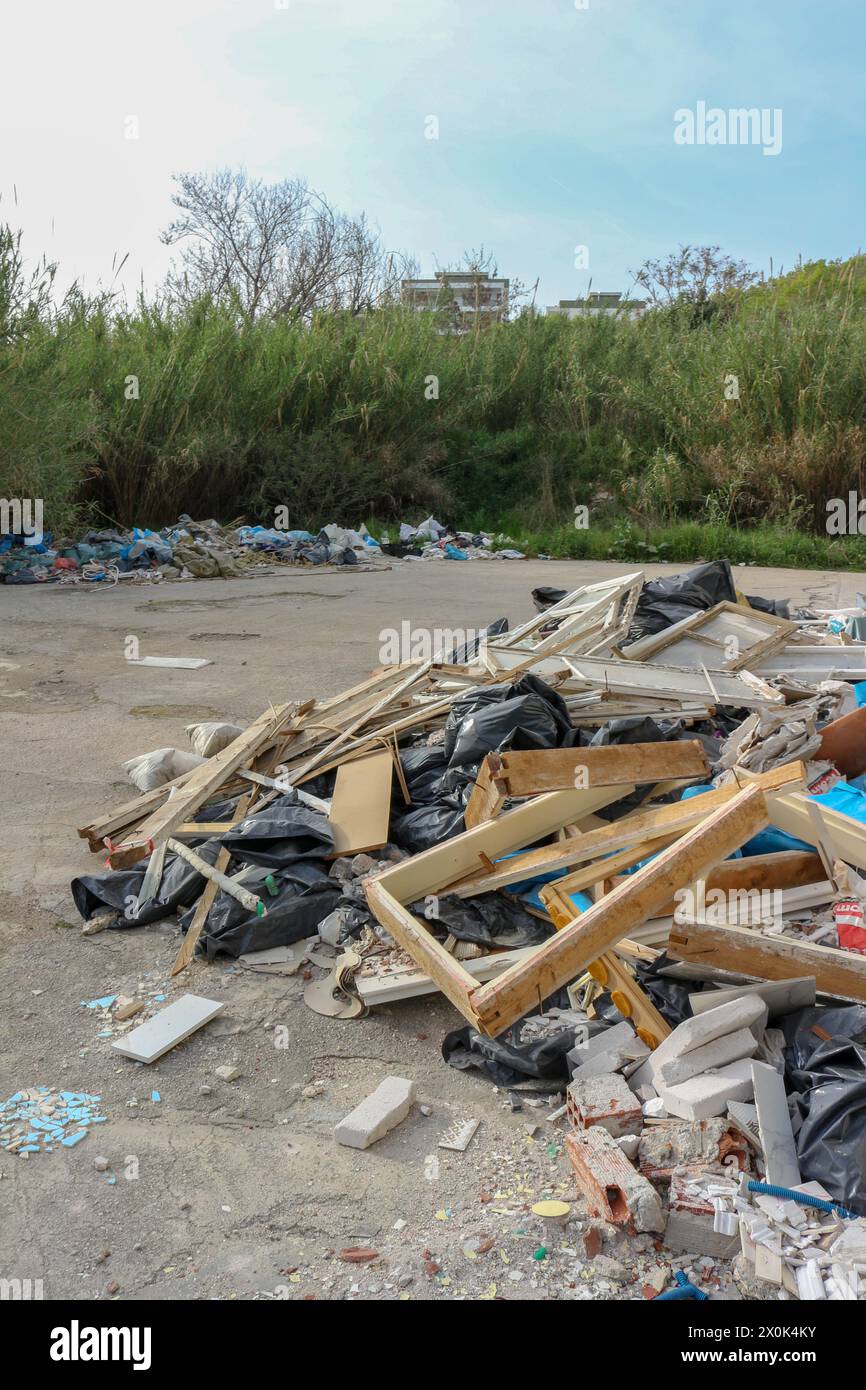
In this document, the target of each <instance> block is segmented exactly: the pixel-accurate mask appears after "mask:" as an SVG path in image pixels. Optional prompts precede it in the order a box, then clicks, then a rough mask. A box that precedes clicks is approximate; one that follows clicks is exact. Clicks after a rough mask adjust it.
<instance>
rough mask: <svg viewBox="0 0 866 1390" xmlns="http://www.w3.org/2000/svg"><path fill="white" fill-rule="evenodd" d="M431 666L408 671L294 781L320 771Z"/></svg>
mask: <svg viewBox="0 0 866 1390" xmlns="http://www.w3.org/2000/svg"><path fill="white" fill-rule="evenodd" d="M432 664H433V663H432V661H427V662H424V663H423V664H422V665H420V666H418V667H416V668H415V669H413V670H410V671H409V673H408V674H407V675H406V676H404V678H403V679H402V680H401V681H400V683H399V685H396V686H395V687H394V689H393V690H389V691H388V692H387V693H386V694H385V695H383V696H382V697H381V699H379V700H377V701H376V703H375V704H374V705H373V707H372V708H371V709H369V710H367V711H366V712H365V713H363V714H361V715H359V716H358V717H357V719H353V720H352V722H351V723H350V724H347V726H346V728H345V729H343V730H342V731H341V732H340V733H339V734H338V735H337V737H336V738H335V739H332V741H331V742H330V743H329V744H327V745H326V746H325V747H324V748H322V749H320V750H319V751H318V752H317V753H314V754H313V755H312V757H310V758H308V759H307V761H306V762H305V763H303V764H302V766H301V767H300V768H298V769H297V771H296V773H295V777H296V780H297V781H299V782H301V781H303V779H304V777H308V776H309V775H310V774H311V772H312V770H313V769H314V768H317V769H319V770H321V767H320V765H321V764H322V763H325V762H327V761H328V759H329V758H332V757H333V755H334V754H335V753H336V752H337V749H339V748H342V746H343V744H344V743H346V742H347V740H348V739H350V738H351V736H352V734H354V733H356V732H357V730H358V729H360V728H361V727H362V725H364V724H366V723H368V722H369V721H370V720H371V719H372V718H373V716H374V715H376V714H379V713H380V711H382V710H385V709H387V708H388V707H389V706H390V705H392V704H393V703H394V701H395V700H396V699H398V698H399V697H400V696H401V695H402V694H403V693H404V691H406V690H409V689H410V687H411V686H413V685H415V684H416V683H417V682H418V681H420V680H421V679H422V678H423V677H424V676H426V674H427V672H428V671H429V670H430V667H431V666H432Z"/></svg>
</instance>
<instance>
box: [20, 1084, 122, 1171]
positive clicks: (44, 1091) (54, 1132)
mask: <svg viewBox="0 0 866 1390" xmlns="http://www.w3.org/2000/svg"><path fill="white" fill-rule="evenodd" d="M101 1099H102V1097H101V1096H92V1095H88V1094H87V1093H86V1092H85V1091H53V1090H51V1089H49V1087H47V1086H37V1087H32V1088H31V1089H30V1090H26V1091H16V1093H15V1095H14V1096H10V1097H9V1099H8V1100H5V1101H2V1102H0V1147H2V1148H4V1149H6V1150H7V1152H8V1153H12V1154H18V1155H19V1156H20V1157H22V1158H23V1157H26V1156H27V1155H28V1154H31V1153H40V1152H43V1153H51V1152H52V1151H53V1149H54V1147H55V1146H56V1145H57V1144H61V1145H62V1146H63V1147H64V1148H73V1147H74V1146H75V1145H76V1144H78V1143H80V1142H81V1140H82V1139H85V1138H86V1137H87V1134H88V1128H89V1126H90V1125H95V1124H102V1123H104V1121H105V1118H106V1117H105V1116H104V1115H100V1114H98V1113H97V1110H96V1108H97V1107H98V1106H99V1103H100V1101H101Z"/></svg>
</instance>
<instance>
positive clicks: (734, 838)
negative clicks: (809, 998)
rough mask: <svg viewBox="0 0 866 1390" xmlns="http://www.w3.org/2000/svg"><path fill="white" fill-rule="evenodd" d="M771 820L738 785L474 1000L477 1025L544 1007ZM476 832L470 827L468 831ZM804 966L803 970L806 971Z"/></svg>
mask: <svg viewBox="0 0 866 1390" xmlns="http://www.w3.org/2000/svg"><path fill="white" fill-rule="evenodd" d="M766 824H767V806H766V802H765V800H764V794H763V792H762V791H761V789H760V788H759V787H757V786H750V787H748V788H746V789H745V790H744V791H740V792H738V793H737V795H736V796H735V797H734V799H733V800H732V801H729V802H727V803H726V804H724V805H723V806H722V807H721V808H720V809H718V810H716V811H714V812H713V813H712V814H711V815H710V816H708V817H707V818H706V819H705V820H704V821H703V822H702V823H701V824H700V825H697V826H695V827H694V828H693V829H692V830H690V831H689V832H688V833H687V834H686V835H684V836H683V837H682V839H679V840H677V841H676V843H675V844H673V845H671V846H670V847H669V848H668V849H666V850H663V851H662V853H661V854H660V855H659V856H658V857H657V858H656V859H653V860H651V861H650V863H649V864H646V865H644V867H643V868H642V869H639V870H638V872H637V873H635V874H633V875H632V877H631V882H629V883H624V884H622V885H621V886H620V887H619V888H616V889H614V891H613V892H612V893H609V894H607V896H605V897H603V898H601V899H600V900H599V901H598V902H596V903H594V904H593V906H592V907H591V908H589V909H588V911H587V912H584V913H583V914H581V916H579V917H577V918H576V919H575V920H574V921H573V922H572V923H570V925H569V926H567V927H564V928H563V929H562V930H561V931H558V932H557V933H556V935H555V936H553V937H551V939H550V940H549V941H545V942H544V943H543V944H542V945H541V946H539V947H538V949H537V951H536V952H535V953H534V955H533V956H531V957H530V958H528V959H527V960H526V961H523V962H521V964H520V965H517V966H512V968H511V969H510V970H507V971H506V973H505V974H504V975H503V976H501V978H500V979H498V980H495V981H493V982H491V983H490V984H487V985H483V986H482V987H481V988H480V989H476V990H475V991H474V992H473V994H472V996H471V999H470V1003H471V1006H472V1009H473V1012H474V1014H475V1015H476V1017H477V1018H478V1020H479V1024H478V1026H479V1027H480V1028H481V1030H482V1031H483V1032H485V1033H487V1034H488V1035H489V1036H491V1037H496V1036H498V1034H499V1033H501V1032H503V1031H504V1029H506V1028H509V1027H510V1026H511V1024H512V1023H516V1022H517V1020H518V1019H519V1018H522V1017H523V1015H524V1014H525V1013H528V1012H529V1010H530V1009H532V1008H536V1007H538V1006H539V1005H540V1004H541V1003H542V1002H543V1001H544V1000H545V999H547V998H548V997H549V996H550V995H551V994H553V993H554V991H555V990H557V989H559V988H560V986H561V985H565V984H568V982H569V981H570V980H572V979H574V977H575V976H576V975H579V974H580V973H581V971H583V970H585V969H586V968H587V966H588V965H590V964H591V963H592V962H593V961H594V960H597V959H598V957H599V956H601V955H603V954H604V953H605V951H607V950H609V949H610V948H611V947H612V946H614V945H615V944H616V942H617V941H620V940H622V938H623V937H626V936H628V935H629V932H630V931H631V929H632V928H633V927H635V926H638V925H639V924H641V923H643V922H645V921H646V920H647V919H648V918H649V917H651V916H652V915H653V913H654V912H655V911H657V910H658V909H659V907H661V906H662V904H664V903H666V902H668V901H669V900H670V898H671V897H672V896H673V895H674V894H675V892H676V890H677V889H678V888H681V887H683V886H684V885H686V884H688V883H691V882H692V881H693V880H694V879H695V878H697V877H698V876H699V875H700V874H701V873H703V872H705V871H706V870H707V869H709V868H711V867H712V865H713V864H715V863H717V862H718V860H720V859H724V858H726V857H727V855H729V854H731V853H732V852H733V851H734V850H735V849H738V848H739V846H740V845H741V844H742V843H743V842H744V841H745V840H748V839H751V837H752V836H753V835H755V834H757V832H758V831H759V830H761V829H763V827H764V826H765V825H766ZM470 833H472V832H470ZM801 973H802V972H801Z"/></svg>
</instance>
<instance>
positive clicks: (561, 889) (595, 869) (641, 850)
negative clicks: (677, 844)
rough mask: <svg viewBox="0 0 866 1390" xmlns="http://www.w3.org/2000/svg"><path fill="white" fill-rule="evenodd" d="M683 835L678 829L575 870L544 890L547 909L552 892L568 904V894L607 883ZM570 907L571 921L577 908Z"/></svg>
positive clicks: (543, 900) (542, 896) (542, 897)
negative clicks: (623, 870) (614, 876)
mask: <svg viewBox="0 0 866 1390" xmlns="http://www.w3.org/2000/svg"><path fill="white" fill-rule="evenodd" d="M680 833H681V832H680V831H679V830H677V831H675V832H674V833H672V834H670V835H662V836H660V837H659V838H658V839H655V840H642V841H641V842H640V843H639V844H636V845H631V846H629V848H628V849H623V850H620V851H619V852H618V853H617V854H612V855H610V856H609V857H608V858H605V859H596V860H594V862H593V863H592V864H587V865H586V866H585V867H584V868H582V869H576V870H575V872H574V873H573V874H566V876H565V878H558V879H557V880H556V881H555V883H549V884H547V885H546V886H545V887H544V888H542V889H541V891H540V893H539V897H540V898H541V901H542V902H543V903H544V905H545V907H546V906H547V900H548V896H549V895H551V894H553V893H556V894H557V895H558V896H559V897H561V898H563V899H564V900H565V901H566V902H568V896H569V894H571V893H584V892H586V890H587V889H588V888H594V887H595V885H596V884H597V883H604V882H605V881H606V880H607V879H608V878H610V877H611V876H612V875H613V874H616V873H619V872H620V870H622V869H630V868H631V867H632V865H634V864H638V863H640V861H641V859H648V858H649V856H650V855H651V854H658V853H659V852H660V851H661V850H663V849H667V847H668V845H670V844H673V842H674V840H678V839H679V837H680ZM569 905H570V906H571V912H570V913H569V921H570V920H571V918H573V917H574V907H573V905H572V904H569Z"/></svg>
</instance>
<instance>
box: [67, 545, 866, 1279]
mask: <svg viewBox="0 0 866 1390" xmlns="http://www.w3.org/2000/svg"><path fill="white" fill-rule="evenodd" d="M755 605H757V606H755ZM536 606H537V608H538V609H539V610H540V611H538V612H537V613H536V616H535V617H534V618H532V619H530V620H529V621H528V622H526V623H523V624H522V625H520V626H519V627H516V628H514V629H512V630H509V629H508V627H507V624H506V623H505V622H504V620H500V621H498V622H496V623H494V624H491V625H490V628H489V629H488V632H489V636H487V637H486V638H481V639H478V640H477V641H476V642H475V643H474V645H472V646H470V648H468V649H467V648H464V649H462V650H461V651H459V652H453V653H450V654H448V659H437V660H429V661H425V662H407V663H404V664H402V665H400V666H393V667H383V668H380V669H378V670H377V671H375V672H374V673H373V674H372V675H371V676H370V678H369V679H368V680H366V681H364V682H362V683H361V684H359V685H357V686H355V687H353V688H352V689H350V690H346V691H344V692H343V693H342V694H340V695H337V696H333V697H331V698H330V699H327V700H317V699H315V698H310V699H308V700H306V701H304V702H301V703H294V704H283V705H278V706H276V707H274V706H271V707H269V708H268V709H267V710H266V711H265V713H263V714H262V715H261V717H260V718H259V719H257V720H256V721H255V722H254V723H253V724H251V725H250V726H249V728H247V729H239V728H238V727H237V726H231V725H225V726H220V725H208V726H191V728H190V731H189V732H190V737H191V740H192V742H193V747H194V748H195V749H196V752H197V754H198V756H197V757H196V759H195V762H194V764H193V765H192V766H189V765H188V764H187V765H185V764H184V763H183V761H182V760H183V758H189V757H190V755H189V754H187V753H182V752H181V750H160V754H161V755H165V754H166V753H167V752H168V753H171V752H172V751H174V752H176V753H177V756H178V758H180V759H181V762H180V763H179V764H178V763H177V762H176V761H173V760H172V758H167V757H165V756H161V757H160V758H159V759H157V760H156V761H155V762H151V763H150V764H148V765H147V775H148V778H149V780H148V781H147V782H145V783H142V782H141V781H139V782H138V785H139V786H140V787H143V790H142V792H141V794H140V795H139V796H137V797H136V798H135V799H133V800H131V801H129V802H127V803H126V804H125V805H123V806H120V807H118V808H117V809H116V810H114V811H112V812H110V813H109V814H107V815H105V816H103V817H102V818H100V819H99V820H96V821H94V822H92V823H91V824H89V825H87V826H86V827H84V828H83V829H82V830H81V831H80V834H81V835H82V836H84V837H85V838H86V839H87V840H88V842H89V844H90V847H91V849H92V850H93V851H94V852H97V853H100V854H103V855H104V854H105V853H106V851H107V864H108V867H107V869H106V870H105V871H103V872H99V873H95V874H92V875H87V874H83V875H80V876H79V877H77V878H76V879H75V880H74V882H73V884H72V894H73V897H74V900H75V903H76V906H77V907H78V909H79V912H80V914H81V916H82V917H83V918H84V920H85V927H84V930H85V931H86V932H93V931H97V930H102V929H106V928H108V929H112V930H125V929H129V928H131V927H135V926H136V925H141V924H144V923H149V922H155V921H158V920H162V919H165V918H166V917H167V916H170V915H173V914H177V915H178V917H179V919H180V921H179V925H180V928H181V930H182V931H183V933H184V934H183V938H182V941H181V944H180V947H179V950H178V954H177V959H176V960H175V963H174V967H173V971H172V974H173V975H174V976H179V975H181V974H182V972H183V971H184V970H185V969H186V968H187V967H188V966H189V964H190V962H191V961H192V960H193V957H194V956H195V955H196V953H197V952H198V953H201V954H203V955H204V956H205V957H207V958H208V959H213V958H214V957H216V956H218V955H220V954H228V955H229V956H232V957H243V958H244V960H245V961H251V962H253V961H260V962H261V964H262V965H263V966H266V965H269V964H271V963H273V962H279V961H280V960H284V961H286V962H290V963H291V964H292V965H293V966H294V967H295V968H297V965H298V964H299V963H300V961H301V960H306V961H307V962H308V964H309V965H310V966H312V967H313V968H314V969H315V971H316V976H315V978H312V979H311V980H310V983H309V984H308V986H307V989H306V993H305V1000H306V1003H307V1005H308V1006H309V1007H310V1008H312V1009H314V1010H316V1011H317V1012H319V1013H323V1014H326V1015H330V1016H333V1017H341V1018H350V1017H359V1016H361V1015H363V1014H364V1013H365V1012H367V1011H368V1010H371V1009H375V1008H377V1007H379V1006H381V1005H383V1004H391V1003H394V1002H396V1001H399V1000H402V999H407V998H414V997H418V996H420V995H424V994H432V993H436V992H441V993H442V994H444V995H445V996H446V997H447V998H448V999H449V1000H450V1001H451V1003H452V1004H453V1005H454V1006H455V1007H456V1009H457V1010H458V1011H459V1012H460V1013H461V1014H462V1015H463V1017H464V1020H465V1025H464V1026H463V1027H461V1028H458V1029H456V1030H454V1031H452V1032H451V1033H449V1034H448V1036H447V1037H446V1038H445V1039H444V1041H443V1045H442V1052H443V1057H444V1058H445V1060H446V1061H447V1062H448V1063H449V1064H450V1065H452V1066H455V1067H458V1068H461V1069H471V1070H474V1071H476V1072H477V1073H478V1074H479V1075H480V1076H481V1077H484V1078H486V1079H487V1080H488V1081H491V1082H493V1083H494V1084H495V1085H497V1086H499V1087H500V1088H501V1089H503V1090H504V1091H506V1092H508V1093H512V1092H515V1093H516V1092H519V1091H520V1090H521V1089H522V1088H529V1089H531V1090H534V1091H536V1092H537V1091H539V1090H540V1091H541V1092H542V1093H544V1094H547V1095H549V1096H550V1097H552V1098H553V1105H554V1109H553V1111H552V1113H551V1115H550V1117H549V1118H550V1119H551V1120H552V1121H554V1122H558V1123H562V1124H563V1125H564V1126H566V1129H567V1137H566V1149H567V1152H568V1156H569V1158H570V1160H571V1164H572V1167H573V1171H574V1177H575V1180H576V1183H577V1188H578V1190H579V1192H580V1194H581V1195H582V1197H583V1199H584V1200H585V1202H586V1203H587V1205H588V1208H589V1211H590V1213H591V1214H592V1215H594V1216H596V1217H598V1218H599V1219H601V1220H604V1221H606V1222H608V1223H609V1224H610V1225H612V1226H613V1227H620V1228H624V1229H628V1230H632V1231H634V1232H637V1233H641V1232H643V1233H649V1234H651V1235H652V1236H653V1237H657V1238H659V1239H661V1240H663V1241H664V1242H665V1244H666V1245H667V1246H668V1247H669V1248H670V1249H672V1250H676V1251H685V1252H688V1254H694V1255H699V1256H702V1257H706V1258H708V1259H709V1260H710V1261H715V1260H719V1259H721V1260H728V1259H730V1258H731V1257H733V1256H736V1260H735V1264H734V1274H735V1278H736V1280H737V1283H738V1286H739V1287H740V1289H741V1291H742V1292H743V1294H744V1296H756V1297H780V1298H800V1299H803V1298H822V1297H826V1298H830V1299H849V1298H857V1297H860V1287H859V1278H860V1275H861V1274H862V1273H863V1270H864V1266H866V1260H864V1258H863V1255H862V1252H861V1247H862V1245H863V1243H864V1242H866V958H864V957H866V931H864V928H863V925H862V923H863V915H864V908H866V880H864V879H863V878H861V877H860V872H864V873H866V777H864V774H866V737H864V732H866V707H861V705H860V698H861V696H862V694H863V687H862V686H860V685H859V684H858V682H859V676H860V674H862V673H863V672H864V671H866V663H864V647H863V646H862V645H860V644H857V643H855V642H853V641H851V639H850V637H849V636H848V634H847V633H845V632H844V631H842V632H840V631H833V630H828V624H827V622H826V616H827V615H821V614H813V615H810V616H805V617H804V616H802V615H800V616H799V617H798V618H797V619H796V620H791V619H790V618H788V617H787V616H785V615H784V614H780V613H779V612H777V611H775V606H774V605H771V604H767V603H766V602H764V601H761V600H754V601H749V600H747V599H746V598H745V597H744V596H743V595H741V594H739V593H738V592H737V591H736V590H735V588H734V585H733V580H732V576H731V571H730V567H729V566H728V565H727V563H726V562H720V563H718V564H715V565H708V566H701V567H699V569H698V570H695V571H692V572H690V573H689V574H687V575H683V576H674V577H672V578H671V579H668V580H663V581H659V582H656V583H653V584H645V583H644V580H643V575H642V574H639V573H637V574H631V575H627V576H625V577H623V578H618V579H609V580H605V581H603V582H602V583H599V584H594V585H587V586H583V587H582V588H580V589H577V590H575V591H574V592H573V593H570V594H566V595H561V596H560V595H556V594H551V593H550V592H549V591H547V592H544V593H539V592H537V593H536ZM145 763H147V760H146V759H145ZM132 765H133V767H134V769H135V772H136V774H137V775H138V776H140V774H141V770H142V762H141V760H140V759H135V760H133V764H132ZM861 784H862V785H861ZM858 871H860V872H858ZM828 919H829V920H828ZM828 927H829V929H828ZM323 966H324V970H323V971H322V967H323ZM309 973H310V974H311V975H312V974H313V969H310V972H309ZM220 1007H221V1005H218V1004H215V1003H214V1002H213V1001H210V1000H207V999H201V998H199V997H197V996H193V995H184V996H182V997H181V998H179V999H177V1000H175V1002H174V1003H172V1004H171V1005H170V1006H169V1007H168V1008H167V1009H164V1010H161V1011H158V1012H155V1013H153V1014H152V1015H151V1016H150V1017H148V1018H147V1020H146V1021H145V1022H144V1023H140V1024H139V1025H138V1026H137V1027H135V1028H133V1029H132V1031H131V1032H129V1033H127V1034H125V1036H124V1037H123V1039H122V1040H119V1041H117V1042H115V1043H113V1044H112V1046H114V1047H116V1048H117V1049H118V1050H119V1051H120V1052H121V1053H122V1055H124V1056H127V1057H131V1058H136V1059H138V1060H140V1061H145V1062H148V1061H152V1060H153V1059H154V1058H155V1057H158V1056H161V1055H162V1054H163V1053H164V1052H165V1051H166V1050H167V1049H168V1048H170V1047H172V1046H173V1045H174V1044H175V1042H177V1041H179V1040H180V1039H181V1038H183V1037H186V1036H188V1035H189V1033H190V1032H191V1031H192V1030H193V1029H195V1028H198V1027H200V1026H203V1025H204V1024H205V1023H207V1021H208V1020H209V1019H210V1018H212V1017H213V1016H214V1013H215V1012H216V1011H217V1010H218V1009H219V1008H220ZM412 1104H413V1091H412V1086H411V1083H409V1082H408V1081H406V1080H404V1079H402V1078H393V1077H392V1078H387V1079H386V1080H384V1081H383V1082H382V1085H381V1086H380V1087H379V1088H378V1091H377V1092H375V1093H374V1095H373V1096H372V1097H370V1098H369V1100H368V1101H367V1102H365V1105H364V1106H362V1107H361V1109H360V1112H358V1113H355V1114H353V1115H350V1116H349V1117H347V1119H346V1120H345V1121H344V1122H343V1124H342V1125H340V1126H338V1132H337V1134H336V1139H337V1141H338V1142H342V1143H349V1144H352V1145H354V1146H355V1147H360V1148H364V1147H367V1145H368V1144H370V1143H374V1142H375V1141H376V1140H377V1139H378V1138H380V1137H381V1135H382V1134H384V1133H385V1132H386V1131H387V1129H389V1128H390V1127H391V1126H392V1125H394V1124H398V1123H400V1122H402V1121H403V1120H404V1118H405V1116H406V1115H407V1113H408V1112H409V1110H410V1108H411V1106H412ZM470 1128H471V1127H470ZM475 1128H477V1126H475ZM474 1132H475V1130H474V1128H472V1129H471V1133H470V1132H468V1131H467V1133H466V1134H461V1135H460V1136H457V1139H458V1140H459V1142H460V1143H462V1144H463V1147H465V1146H466V1144H468V1143H469V1142H471V1140H472V1138H473V1135H474ZM561 1205H562V1204H561ZM547 1216H548V1218H549V1219H550V1220H553V1219H554V1218H553V1215H552V1214H550V1213H548V1214H547ZM690 1289H691V1290H692V1292H691V1293H689V1290H690ZM654 1293H659V1290H655V1291H654ZM697 1293H699V1291H695V1290H694V1289H693V1287H692V1285H691V1284H688V1281H686V1287H685V1288H684V1289H682V1290H680V1292H677V1291H676V1290H673V1291H671V1295H670V1296H676V1297H681V1296H682V1297H686V1296H696V1294H697ZM661 1296H668V1295H661Z"/></svg>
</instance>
